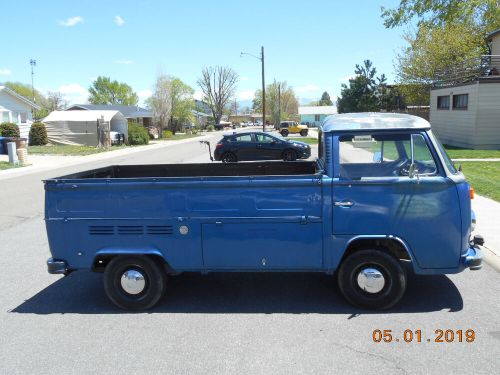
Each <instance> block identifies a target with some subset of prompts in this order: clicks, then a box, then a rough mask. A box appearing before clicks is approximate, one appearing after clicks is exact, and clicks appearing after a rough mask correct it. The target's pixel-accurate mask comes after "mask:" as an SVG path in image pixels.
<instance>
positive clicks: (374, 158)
mask: <svg viewBox="0 0 500 375" xmlns="http://www.w3.org/2000/svg"><path fill="white" fill-rule="evenodd" d="M412 138H413V162H414V164H415V167H416V169H417V171H418V172H417V173H419V174H426V175H430V174H435V173H436V172H437V168H436V164H435V162H434V159H433V158H432V154H431V152H430V150H429V148H428V147H427V144H426V142H425V139H424V137H423V136H422V135H421V134H413V135H411V134H390V135H346V136H342V137H340V139H339V151H340V154H339V155H340V178H342V179H351V180H361V179H370V178H372V179H373V178H393V177H405V176H406V177H407V176H409V170H410V166H411V164H412V148H411V145H412Z"/></svg>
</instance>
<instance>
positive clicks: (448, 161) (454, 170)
mask: <svg viewBox="0 0 500 375" xmlns="http://www.w3.org/2000/svg"><path fill="white" fill-rule="evenodd" d="M432 136H433V137H434V141H435V142H436V144H437V146H438V149H439V152H440V153H441V156H442V157H443V160H444V163H445V164H446V167H447V168H448V170H449V171H450V172H451V173H452V174H457V173H458V171H457V168H455V164H453V162H452V161H451V159H450V157H449V156H448V154H447V153H446V150H445V148H444V146H443V145H442V143H441V141H440V140H439V138H438V137H437V136H436V134H434V133H432Z"/></svg>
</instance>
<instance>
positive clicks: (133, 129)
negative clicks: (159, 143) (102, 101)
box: [128, 122, 149, 145]
mask: <svg viewBox="0 0 500 375" xmlns="http://www.w3.org/2000/svg"><path fill="white" fill-rule="evenodd" d="M128 143H129V144H130V145H147V144H148V143H149V134H148V129H146V128H145V127H143V126H142V125H137V124H134V123H131V122H129V124H128Z"/></svg>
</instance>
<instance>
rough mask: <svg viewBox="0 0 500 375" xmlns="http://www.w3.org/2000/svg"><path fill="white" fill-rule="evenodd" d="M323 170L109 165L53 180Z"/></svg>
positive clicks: (269, 165)
mask: <svg viewBox="0 0 500 375" xmlns="http://www.w3.org/2000/svg"><path fill="white" fill-rule="evenodd" d="M320 172H322V171H321V170H320V169H319V167H318V165H317V163H316V162H314V161H295V162H281V161H276V162H239V163H205V164H148V165H112V166H108V167H104V168H98V169H92V170H88V171H83V172H78V173H74V174H70V175H66V176H62V177H56V178H53V179H52V180H63V179H93V178H144V177H153V178H154V177H215V176H286V175H312V174H316V173H320Z"/></svg>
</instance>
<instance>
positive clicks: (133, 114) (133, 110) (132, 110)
mask: <svg viewBox="0 0 500 375" xmlns="http://www.w3.org/2000/svg"><path fill="white" fill-rule="evenodd" d="M79 109H80V110H94V111H119V112H120V113H121V114H122V115H123V116H124V117H125V118H140V117H153V113H152V112H151V111H148V110H147V109H146V108H142V107H139V106H135V105H109V104H74V105H72V106H70V107H68V108H66V111H74V110H79Z"/></svg>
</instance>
